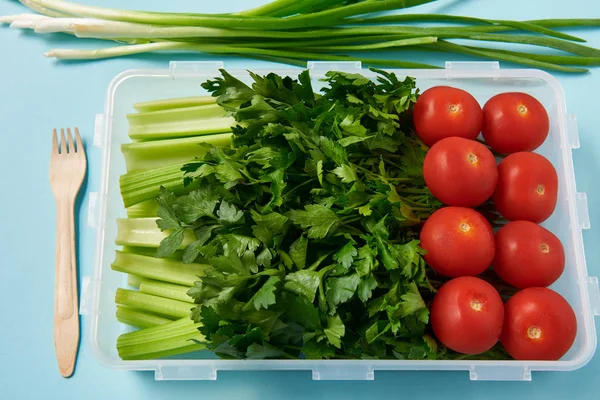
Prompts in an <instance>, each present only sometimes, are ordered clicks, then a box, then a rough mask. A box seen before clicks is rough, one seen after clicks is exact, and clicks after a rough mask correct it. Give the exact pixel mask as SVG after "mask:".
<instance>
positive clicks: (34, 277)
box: [0, 0, 600, 400]
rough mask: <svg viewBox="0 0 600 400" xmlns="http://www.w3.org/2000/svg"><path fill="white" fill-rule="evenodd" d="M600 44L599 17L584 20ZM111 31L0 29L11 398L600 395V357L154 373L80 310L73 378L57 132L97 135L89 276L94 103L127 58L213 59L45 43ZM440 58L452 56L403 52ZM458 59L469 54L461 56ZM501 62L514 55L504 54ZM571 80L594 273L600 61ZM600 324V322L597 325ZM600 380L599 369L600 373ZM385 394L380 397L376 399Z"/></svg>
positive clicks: (510, 5)
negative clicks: (119, 366)
mask: <svg viewBox="0 0 600 400" xmlns="http://www.w3.org/2000/svg"><path fill="white" fill-rule="evenodd" d="M80 2H84V3H90V4H91V3H94V4H96V5H100V4H102V5H104V6H107V7H111V6H112V7H117V6H120V7H124V6H125V7H129V8H132V9H143V8H146V9H156V10H167V8H168V11H188V12H189V11H192V10H193V11H196V12H231V11H234V10H241V9H245V8H248V7H250V6H255V5H258V4H261V3H263V2H264V0H247V1H242V0H237V1H236V0H223V1H221V2H214V1H210V2H208V1H198V0H179V1H174V0H171V1H167V0H162V1H160V0H153V1H142V0H135V1H133V0H130V1H128V2H126V4H123V3H125V2H122V1H117V0H105V1H95V2H93V1H90V0H88V1H80ZM22 12H25V9H24V8H23V7H22V6H20V5H19V4H18V3H17V2H16V1H14V0H0V15H8V14H16V13H22ZM414 12H444V13H449V14H459V15H471V16H481V17H490V18H492V17H493V18H497V19H500V18H504V19H521V20H525V19H535V18H566V17H588V18H591V17H600V2H597V1H592V0H570V1H564V0H560V1H558V0H555V1H550V0H503V1H494V0H462V1H461V0H457V1H451V0H450V1H449V0H442V1H440V2H438V3H436V4H434V5H428V6H425V7H421V8H419V9H416V10H415V11H414ZM574 32H576V34H580V35H582V36H584V37H585V38H587V39H588V41H589V44H590V45H592V46H595V47H600V29H597V30H596V31H592V30H576V31H574ZM96 45H98V46H102V45H105V44H104V43H101V42H94V41H84V40H75V39H73V38H70V37H68V36H66V35H48V36H44V37H40V36H38V35H34V34H30V33H28V32H18V31H15V30H10V29H8V28H6V27H5V28H2V29H0V137H1V138H2V142H1V144H0V188H1V189H0V226H1V229H0V250H1V251H0V309H1V310H2V311H1V316H2V319H1V322H0V399H29V398H37V397H43V398H60V399H74V398H87V399H104V398H109V397H112V398H114V399H125V398H127V399H138V398H144V399H159V398H167V397H169V398H186V399H191V398H202V399H211V400H213V399H229V398H247V399H264V400H268V399H279V398H286V399H290V400H291V399H296V398H313V399H316V398H327V399H338V398H339V399H364V398H407V399H409V398H410V399H417V398H432V399H435V398H444V399H453V398H456V399H476V398H477V399H481V398H486V399H506V398H518V399H520V398H527V399H529V400H532V399H537V398H543V399H565V398H574V399H588V398H590V399H591V398H598V396H599V395H598V393H597V392H599V391H600V384H599V383H594V380H595V379H596V377H597V376H598V375H600V355H596V356H595V357H594V358H593V359H592V360H591V361H590V363H589V364H588V365H587V366H585V367H584V368H582V369H580V370H578V371H575V372H560V373H551V372H546V373H542V372H537V373H533V381H532V382H471V381H469V377H468V373H467V372H376V374H375V380H374V381H368V382H338V381H312V380H311V374H310V372H309V371H303V372H219V374H218V380H217V381H199V382H183V381H170V382H167V381H162V382H161V381H158V382H157V381H155V380H154V374H153V373H151V372H126V371H115V370H110V369H107V368H105V367H103V366H102V365H100V364H99V363H98V362H97V361H96V360H95V359H94V358H93V356H92V355H91V353H90V349H89V346H88V329H87V327H88V323H89V321H88V319H87V318H86V317H82V341H81V346H80V351H79V356H78V363H77V368H76V371H75V375H74V376H73V377H72V378H71V379H68V380H66V379H63V378H61V377H60V375H59V374H58V370H57V368H56V361H55V354H54V346H53V339H52V322H53V318H52V315H53V288H54V246H55V242H54V240H55V225H54V223H55V217H54V215H55V214H54V201H53V198H52V193H51V191H50V186H49V183H48V162H49V155H50V132H51V129H52V128H53V127H67V126H78V127H79V128H80V130H81V132H82V133H83V136H84V140H86V141H87V143H88V162H89V172H88V177H87V182H86V186H85V187H84V189H83V196H82V204H81V210H82V212H81V213H80V217H79V226H78V233H79V242H80V243H79V249H78V251H79V259H80V267H79V268H80V276H82V275H88V276H89V275H91V274H92V269H93V258H94V252H95V249H94V244H95V233H94V231H93V230H92V229H89V228H87V226H86V210H87V204H88V193H89V192H90V191H95V190H97V188H98V185H99V178H100V152H99V150H98V149H96V148H93V147H92V146H91V145H90V144H91V141H92V134H93V126H94V125H93V124H94V115H95V114H96V113H101V112H102V111H103V104H104V96H105V90H106V88H107V85H108V83H109V82H110V81H111V79H112V78H113V77H114V76H115V75H116V74H118V73H119V72H121V71H123V70H126V69H130V68H148V67H166V66H167V64H168V61H170V60H199V59H204V60H206V59H216V58H210V57H207V56H202V55H190V54H169V55H141V56H136V57H131V58H127V59H125V58H124V59H116V60H108V61H99V62H56V61H53V60H49V59H46V58H44V56H43V53H44V52H45V51H47V50H48V49H50V48H56V47H70V48H72V47H90V48H91V47H95V46H96ZM402 57H404V58H406V59H409V57H410V59H411V60H414V61H424V62H433V63H436V64H438V65H443V61H444V60H445V59H447V58H449V57H448V56H445V57H444V56H437V55H433V54H426V55H423V54H414V53H409V54H406V55H402ZM219 59H224V60H225V62H226V64H225V65H226V66H232V65H235V66H238V67H239V66H243V67H247V68H252V67H256V66H257V65H258V62H249V61H247V60H240V59H236V58H224V57H219ZM450 59H451V60H463V59H464V58H462V57H458V56H450ZM502 66H503V67H511V66H510V65H506V64H502ZM556 76H557V77H558V79H559V80H560V82H561V84H562V85H563V87H564V90H565V92H566V97H567V104H568V111H569V112H570V113H575V114H577V116H578V122H579V135H580V141H581V148H580V149H579V150H575V152H574V159H575V173H576V177H577V188H578V190H579V191H583V192H587V193H588V204H589V209H590V219H591V225H592V229H591V230H589V231H584V234H583V235H584V240H585V245H586V256H587V262H588V269H589V274H590V275H594V276H597V275H599V274H600V268H599V266H598V264H599V263H598V261H599V258H600V257H599V256H600V254H599V253H598V251H597V243H599V242H600V229H598V226H599V225H600V224H598V222H599V220H598V219H599V218H600V211H599V210H600V207H599V206H600V189H599V188H598V184H597V178H596V174H597V169H596V166H597V162H598V161H597V160H598V158H599V156H600V138H599V137H598V126H600V109H599V106H598V101H597V97H598V90H599V89H600V68H597V69H595V70H593V71H592V72H590V73H588V74H586V75H566V74H557V75H556ZM597 326H598V324H597ZM596 382H598V381H596ZM376 396H377V397H376Z"/></svg>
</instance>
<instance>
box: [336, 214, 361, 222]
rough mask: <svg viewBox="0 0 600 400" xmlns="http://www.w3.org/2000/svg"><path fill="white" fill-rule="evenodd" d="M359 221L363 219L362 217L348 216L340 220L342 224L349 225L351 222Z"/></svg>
mask: <svg viewBox="0 0 600 400" xmlns="http://www.w3.org/2000/svg"><path fill="white" fill-rule="evenodd" d="M361 219H363V216H362V215H356V216H354V215H349V216H347V217H344V218H342V219H341V220H342V222H343V223H344V224H351V223H353V222H356V221H360V220H361Z"/></svg>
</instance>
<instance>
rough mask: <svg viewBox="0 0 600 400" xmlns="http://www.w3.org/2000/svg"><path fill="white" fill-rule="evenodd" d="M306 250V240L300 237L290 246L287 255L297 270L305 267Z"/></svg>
mask: <svg viewBox="0 0 600 400" xmlns="http://www.w3.org/2000/svg"><path fill="white" fill-rule="evenodd" d="M307 249H308V239H306V238H305V237H304V236H300V237H299V238H298V239H297V240H296V241H295V242H294V243H292V244H291V245H290V251H289V255H290V258H291V259H292V261H293V262H294V264H295V265H296V267H297V268H298V269H304V268H305V267H306V252H307Z"/></svg>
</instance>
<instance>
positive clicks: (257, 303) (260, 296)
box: [244, 276, 281, 310]
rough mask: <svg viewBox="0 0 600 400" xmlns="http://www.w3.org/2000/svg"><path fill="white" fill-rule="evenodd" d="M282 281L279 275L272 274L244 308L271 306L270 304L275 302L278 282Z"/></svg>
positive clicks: (257, 308)
mask: <svg viewBox="0 0 600 400" xmlns="http://www.w3.org/2000/svg"><path fill="white" fill-rule="evenodd" d="M279 282H281V278H279V277H278V276H271V277H269V279H267V281H266V282H265V283H264V285H262V287H261V288H260V289H259V290H258V291H257V292H256V293H254V296H252V298H251V299H250V300H249V301H248V303H247V304H246V306H245V307H244V310H247V309H249V308H250V307H254V308H255V309H256V310H260V309H261V308H265V309H267V308H269V306H271V305H273V304H275V291H276V290H277V286H276V285H277V284H278V283H279Z"/></svg>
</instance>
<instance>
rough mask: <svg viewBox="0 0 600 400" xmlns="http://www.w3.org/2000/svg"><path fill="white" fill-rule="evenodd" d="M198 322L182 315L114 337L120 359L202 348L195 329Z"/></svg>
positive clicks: (147, 356)
mask: <svg viewBox="0 0 600 400" xmlns="http://www.w3.org/2000/svg"><path fill="white" fill-rule="evenodd" d="M199 326H200V324H197V323H195V322H193V321H192V320H190V319H189V318H182V319H179V320H176V321H173V322H170V323H167V324H164V325H160V326H155V327H151V328H146V329H142V330H139V331H136V332H130V333H124V334H122V335H121V336H119V338H118V339H117V351H118V353H119V356H120V357H121V358H122V359H123V360H148V359H153V358H161V357H167V356H173V355H179V354H185V353H191V352H195V351H199V350H204V349H205V348H206V347H205V345H203V344H198V343H196V342H194V340H197V341H204V337H203V336H202V334H200V332H199V331H198V327H199Z"/></svg>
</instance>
